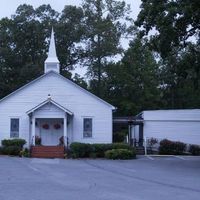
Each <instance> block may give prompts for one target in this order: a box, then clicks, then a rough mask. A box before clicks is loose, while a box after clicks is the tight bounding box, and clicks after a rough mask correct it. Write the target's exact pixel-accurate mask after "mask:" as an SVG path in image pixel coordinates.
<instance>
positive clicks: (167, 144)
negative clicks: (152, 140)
mask: <svg viewBox="0 0 200 200" xmlns="http://www.w3.org/2000/svg"><path fill="white" fill-rule="evenodd" d="M185 150H186V144H185V143H183V142H173V141H170V140H167V139H164V140H162V141H161V142H160V147H159V154H161V155H183V154H184V152H185Z"/></svg>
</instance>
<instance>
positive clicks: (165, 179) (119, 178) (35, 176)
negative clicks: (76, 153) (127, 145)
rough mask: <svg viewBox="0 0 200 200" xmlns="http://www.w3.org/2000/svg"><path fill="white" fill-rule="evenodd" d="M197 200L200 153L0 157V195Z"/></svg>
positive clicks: (42, 199)
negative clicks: (103, 157)
mask: <svg viewBox="0 0 200 200" xmlns="http://www.w3.org/2000/svg"><path fill="white" fill-rule="evenodd" d="M151 199H152V200H169V199H170V200H173V199H176V200H179V199H180V200H199V199H200V157H176V158H175V157H166V158H151V157H150V158H147V157H140V158H139V159H137V160H130V161H109V160H59V159H26V158H24V159H23V158H10V157H0V200H151Z"/></svg>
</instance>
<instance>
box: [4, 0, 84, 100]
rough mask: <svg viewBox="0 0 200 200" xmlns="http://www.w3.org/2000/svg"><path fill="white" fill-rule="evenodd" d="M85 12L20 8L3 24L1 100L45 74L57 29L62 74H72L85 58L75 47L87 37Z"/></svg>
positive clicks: (70, 7) (80, 10)
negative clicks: (83, 22)
mask: <svg viewBox="0 0 200 200" xmlns="http://www.w3.org/2000/svg"><path fill="white" fill-rule="evenodd" d="M82 18H83V12H82V9H81V8H77V7H74V6H66V7H65V8H64V10H63V12H62V14H59V13H57V12H56V11H55V10H53V9H52V8H51V7H50V5H42V6H40V7H38V8H36V9H34V8H33V7H32V6H30V5H26V4H24V5H20V6H19V7H18V8H17V10H16V13H15V14H14V15H13V16H12V18H10V19H8V18H3V19H1V20H0V98H1V97H3V96H5V95H7V94H9V93H10V92H12V91H14V90H16V89H17V88H19V87H20V86H22V85H24V84H26V83H28V82H30V81H31V80H33V79H34V78H36V77H38V76H39V75H41V74H42V73H43V67H44V61H45V59H46V57H47V52H48V46H49V40H48V38H50V32H51V28H52V26H54V29H55V32H56V33H55V34H56V43H57V46H58V49H57V50H58V55H59V60H60V64H61V73H62V74H63V75H64V76H66V77H68V78H71V73H70V70H72V69H73V65H74V64H75V63H76V62H77V60H78V59H79V55H81V54H80V53H79V52H80V48H79V47H76V46H75V43H77V42H80V40H81V37H82V35H83V31H82V29H83V28H82V27H83V26H81V22H80V21H81V20H82Z"/></svg>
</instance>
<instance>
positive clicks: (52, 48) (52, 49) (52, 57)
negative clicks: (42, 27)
mask: <svg viewBox="0 0 200 200" xmlns="http://www.w3.org/2000/svg"><path fill="white" fill-rule="evenodd" d="M47 62H57V63H59V61H58V58H57V54H56V45H55V39H54V31H53V27H52V31H51V40H50V45H49V52H48V57H47V59H46V60H45V63H47Z"/></svg>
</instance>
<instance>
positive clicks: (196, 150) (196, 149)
mask: <svg viewBox="0 0 200 200" xmlns="http://www.w3.org/2000/svg"><path fill="white" fill-rule="evenodd" d="M189 152H190V153H191V154H192V155H194V156H198V155H200V146H198V145H190V147H189Z"/></svg>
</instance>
